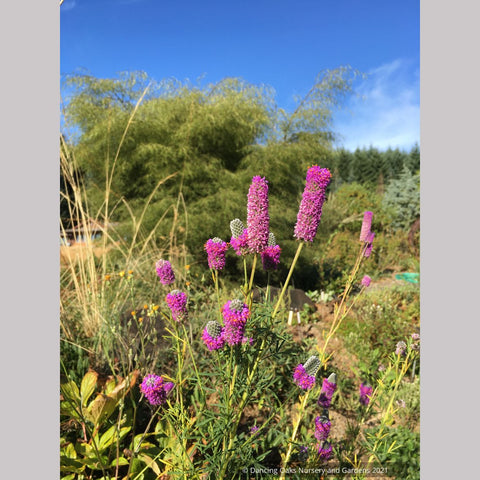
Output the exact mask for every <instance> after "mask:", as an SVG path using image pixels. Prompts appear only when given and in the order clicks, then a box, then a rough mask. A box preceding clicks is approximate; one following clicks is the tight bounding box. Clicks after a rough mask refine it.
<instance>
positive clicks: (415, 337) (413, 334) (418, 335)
mask: <svg viewBox="0 0 480 480" xmlns="http://www.w3.org/2000/svg"><path fill="white" fill-rule="evenodd" d="M412 340H420V334H419V333H412Z"/></svg>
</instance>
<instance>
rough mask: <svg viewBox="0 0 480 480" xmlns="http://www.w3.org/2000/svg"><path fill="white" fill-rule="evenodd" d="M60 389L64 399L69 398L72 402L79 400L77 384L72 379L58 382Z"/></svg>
mask: <svg viewBox="0 0 480 480" xmlns="http://www.w3.org/2000/svg"><path fill="white" fill-rule="evenodd" d="M60 391H61V392H62V395H63V397H64V399H65V400H70V401H71V402H73V403H78V402H79V401H80V391H79V390H78V387H77V384H76V383H75V382H73V381H72V380H70V381H69V382H65V383H62V384H60Z"/></svg>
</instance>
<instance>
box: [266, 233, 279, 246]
mask: <svg viewBox="0 0 480 480" xmlns="http://www.w3.org/2000/svg"><path fill="white" fill-rule="evenodd" d="M276 244H277V239H276V238H275V234H274V233H272V232H270V233H269V234H268V242H267V246H268V247H273V246H274V245H276Z"/></svg>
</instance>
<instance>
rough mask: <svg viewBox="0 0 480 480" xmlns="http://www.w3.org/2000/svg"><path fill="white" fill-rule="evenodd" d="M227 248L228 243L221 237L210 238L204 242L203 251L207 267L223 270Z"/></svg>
mask: <svg viewBox="0 0 480 480" xmlns="http://www.w3.org/2000/svg"><path fill="white" fill-rule="evenodd" d="M227 250H228V243H227V242H224V241H223V240H222V239H221V238H218V237H215V238H210V239H209V240H207V243H205V251H206V252H207V257H208V268H211V269H213V270H223V269H224V268H225V253H226V251H227Z"/></svg>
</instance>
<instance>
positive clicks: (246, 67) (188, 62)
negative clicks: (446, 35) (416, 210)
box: [60, 0, 420, 150]
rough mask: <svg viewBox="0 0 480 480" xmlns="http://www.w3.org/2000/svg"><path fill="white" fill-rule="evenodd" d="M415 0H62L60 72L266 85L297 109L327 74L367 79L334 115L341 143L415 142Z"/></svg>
mask: <svg viewBox="0 0 480 480" xmlns="http://www.w3.org/2000/svg"><path fill="white" fill-rule="evenodd" d="M419 17H420V2H419V0H402V1H385V0H364V1H360V0H256V1H253V0H243V1H240V0H236V1H228V0H202V1H194V0H64V3H63V4H62V6H61V9H60V71H61V73H62V74H68V73H73V72H75V71H77V70H78V69H83V70H86V71H88V72H89V73H91V74H92V75H94V76H97V77H115V76H116V75H117V73H118V72H121V71H128V70H142V71H145V72H146V73H147V74H148V75H149V76H151V77H152V78H154V79H155V80H161V79H163V78H171V77H173V78H176V79H178V80H181V81H184V80H190V81H191V82H193V83H196V82H197V81H198V80H199V79H200V78H201V79H202V80H201V81H202V82H203V83H205V82H206V83H215V82H217V81H219V80H221V79H222V78H225V77H232V76H233V77H241V78H243V79H244V80H246V81H248V82H250V83H254V84H266V85H269V86H270V87H273V89H274V90H275V92H276V100H277V104H278V105H279V106H280V107H282V108H285V109H287V110H292V109H294V107H295V103H294V97H295V96H299V95H300V96H302V95H305V94H306V93H307V92H308V90H309V88H310V87H311V86H312V84H313V83H314V80H315V77H316V75H317V74H318V73H319V72H320V71H322V70H324V69H333V68H336V67H339V66H341V65H350V66H351V67H353V68H354V69H357V70H359V71H361V72H363V73H365V74H367V76H366V78H364V79H359V80H358V81H357V82H356V83H355V93H356V95H352V96H350V97H349V98H348V99H347V101H346V102H345V106H344V108H343V109H342V110H339V111H336V112H335V114H334V119H335V121H334V130H335V132H336V133H337V134H339V135H340V138H341V141H340V142H339V143H338V144H337V146H344V147H345V148H348V149H350V150H354V149H355V148H357V147H360V148H362V147H369V146H374V147H377V148H379V149H381V150H384V149H386V148H388V147H392V148H396V147H398V148H401V149H403V150H410V149H411V148H412V147H413V145H414V144H415V143H419V142H420V131H419V130H420V118H419V117H420V113H419V111H420V98H419V94H420V85H419V84H420V82H419V76H420V18H419Z"/></svg>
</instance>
